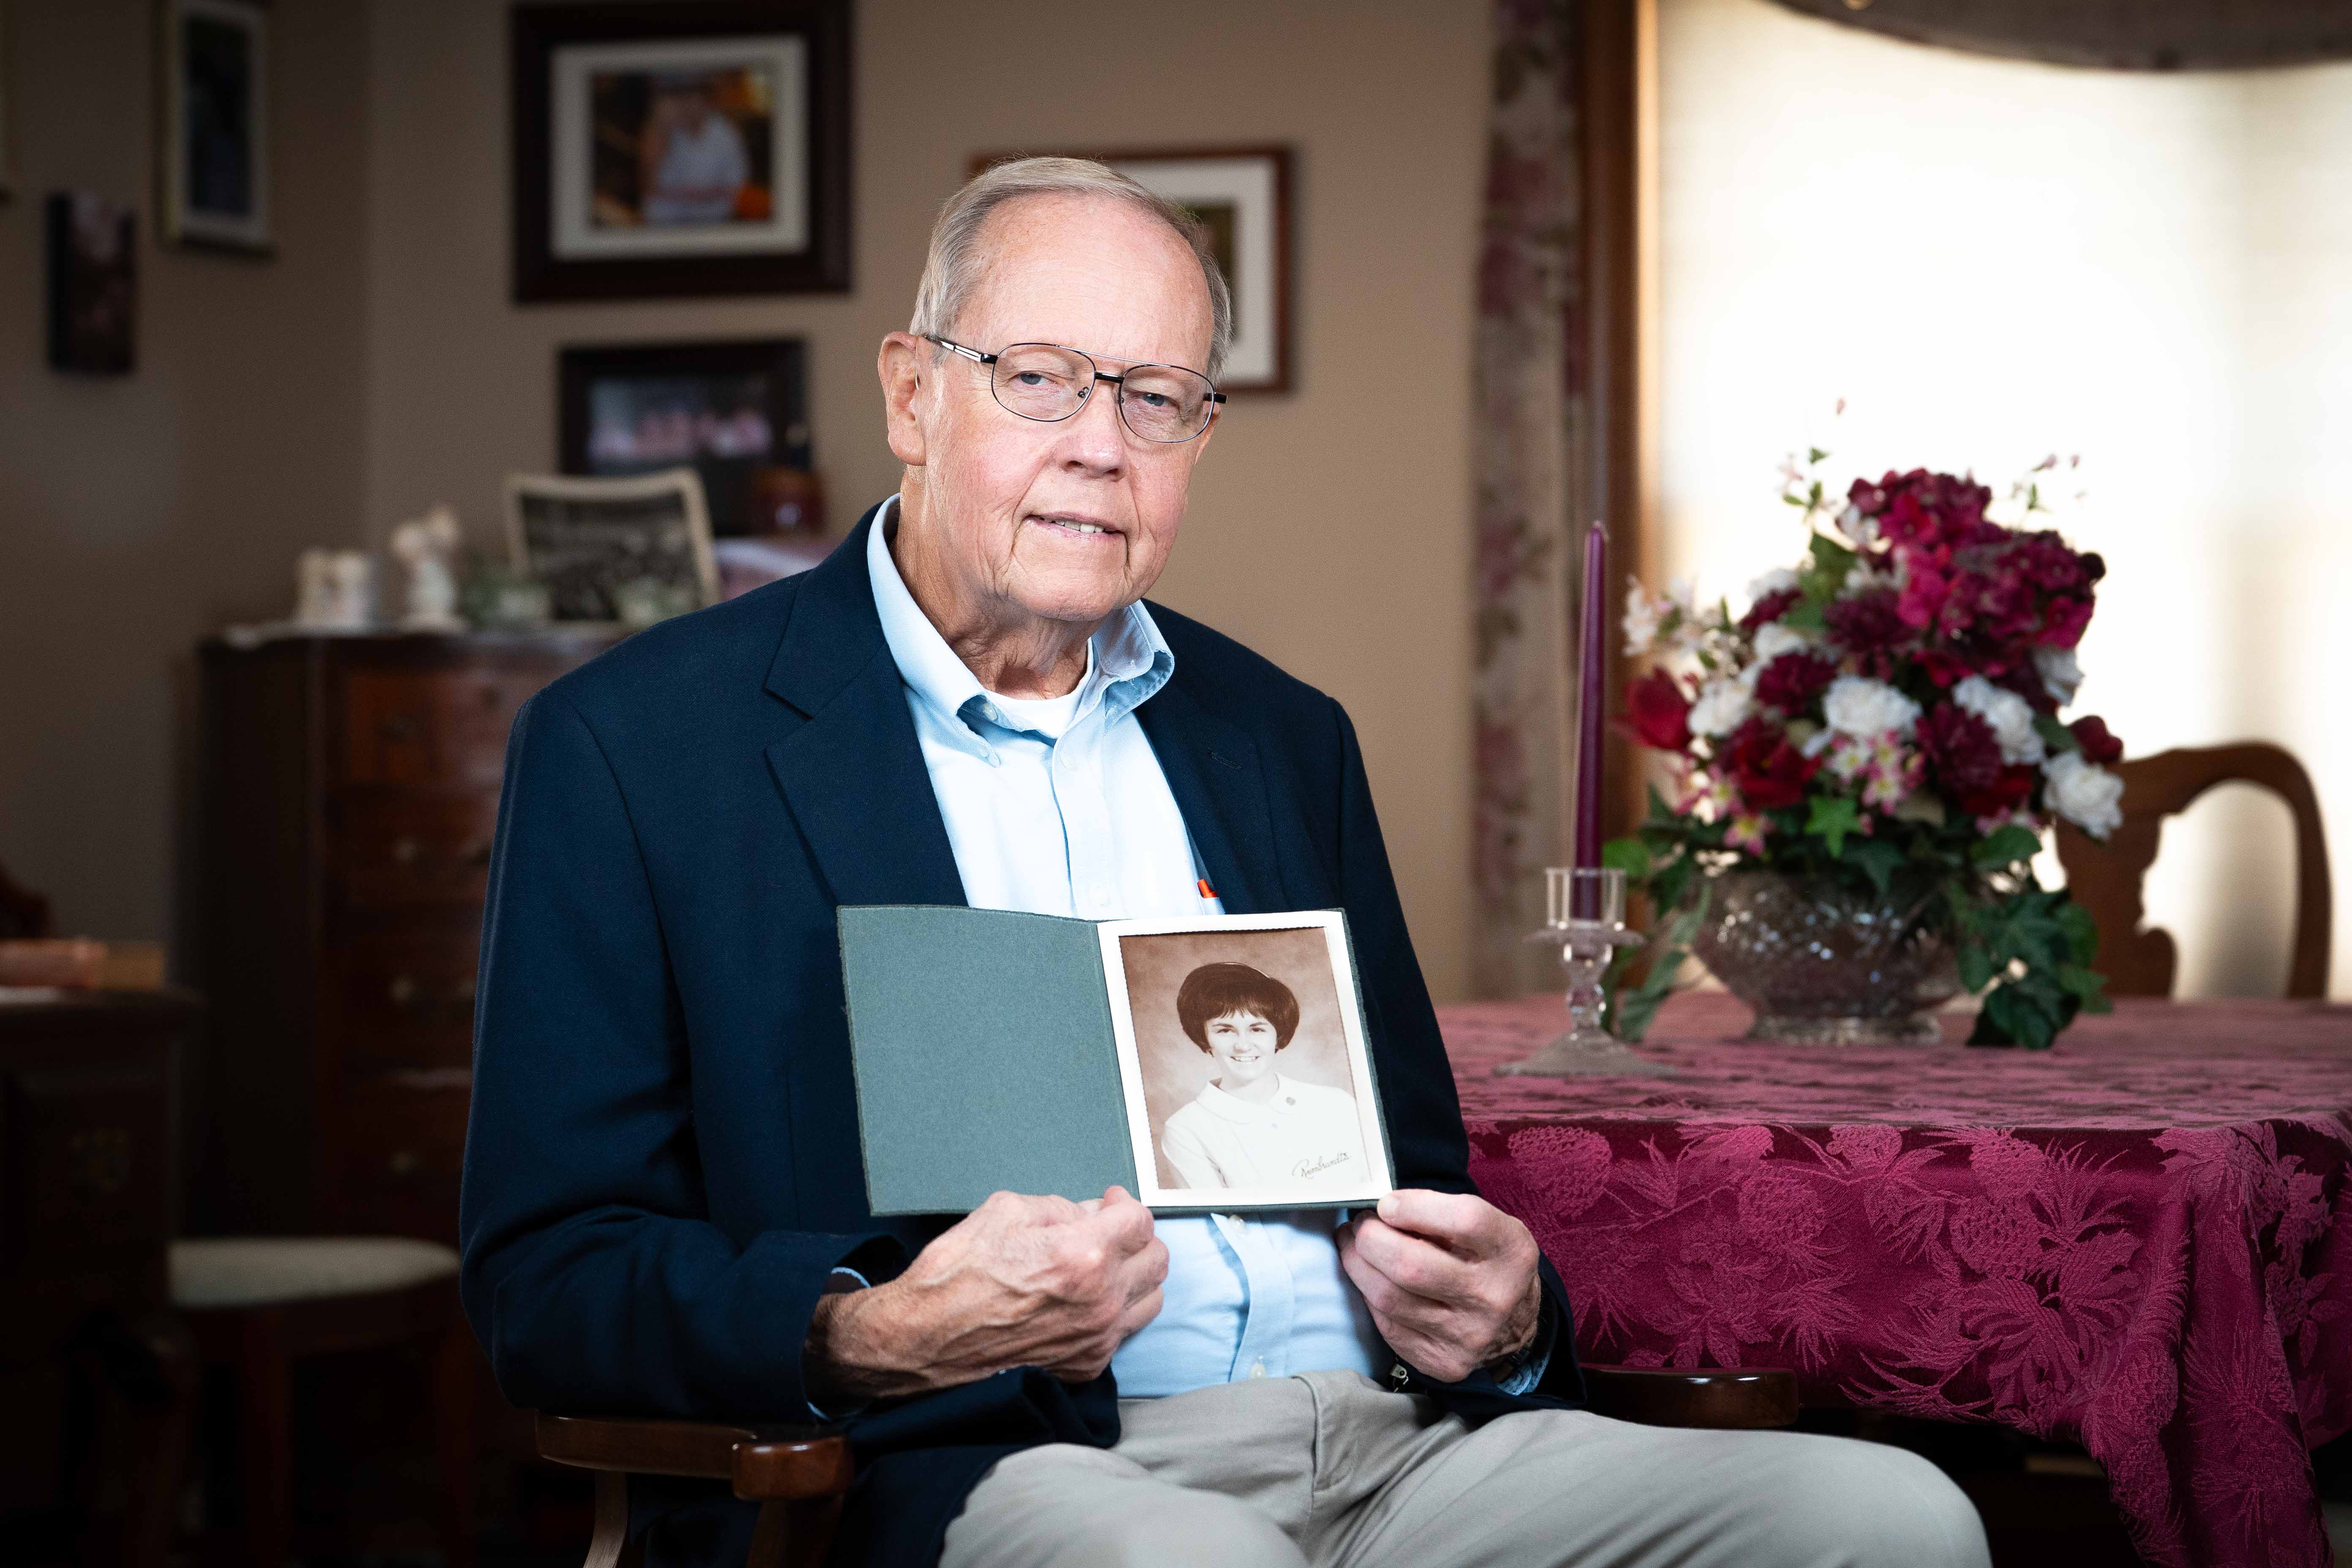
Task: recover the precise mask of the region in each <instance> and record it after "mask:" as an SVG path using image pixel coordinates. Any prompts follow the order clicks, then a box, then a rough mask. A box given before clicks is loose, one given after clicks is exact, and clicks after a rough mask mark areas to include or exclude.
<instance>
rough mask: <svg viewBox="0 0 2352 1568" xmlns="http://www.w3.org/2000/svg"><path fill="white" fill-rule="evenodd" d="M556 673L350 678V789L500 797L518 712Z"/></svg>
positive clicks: (446, 672)
mask: <svg viewBox="0 0 2352 1568" xmlns="http://www.w3.org/2000/svg"><path fill="white" fill-rule="evenodd" d="M556 673H557V670H556V669H555V668H530V667H523V668H482V667H478V666H477V667H474V668H466V667H462V666H426V667H423V668H356V669H347V670H345V671H344V672H343V676H342V687H341V699H342V702H341V720H342V745H341V758H342V780H343V782H344V783H346V784H404V785H426V786H448V785H464V784H473V785H483V786H487V787H489V788H492V789H495V788H496V787H497V786H498V784H499V777H500V775H501V773H503V772H504V769H505V765H506V748H507V731H508V730H509V728H510V727H512V725H513V723H514V716H515V710H517V709H518V708H520V707H521V706H522V705H523V703H524V702H526V701H527V700H530V696H531V694H532V693H533V692H535V691H537V690H538V689H540V688H541V687H542V686H544V685H546V684H547V683H548V681H549V680H551V679H553V678H554V676H555V675H556Z"/></svg>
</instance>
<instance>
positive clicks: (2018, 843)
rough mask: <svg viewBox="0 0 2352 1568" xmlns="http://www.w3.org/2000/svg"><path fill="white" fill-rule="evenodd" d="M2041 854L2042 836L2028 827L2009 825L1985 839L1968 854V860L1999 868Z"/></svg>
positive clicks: (1980, 864)
mask: <svg viewBox="0 0 2352 1568" xmlns="http://www.w3.org/2000/svg"><path fill="white" fill-rule="evenodd" d="M2041 852H2042V836H2041V835H2040V834H2038V833H2036V832H2034V831H2033V830H2032V828H2030V827H2020V826H2017V824H2015V823H2013V822H2012V823H2011V824H2010V825H2009V826H2007V827H2004V828H2002V829H2001V830H2000V832H1998V833H1995V834H1993V835H1991V836H1990V837H1987V838H1986V839H1985V840H1984V841H1983V842H1981V843H1979V845H1978V846H1977V847H1975V848H1974V849H1972V850H1970V851H1969V858H1970V859H1972V860H1974V861H1975V862H1976V863H1977V864H1978V865H1979V866H1987V867H1991V868H1996V869H1997V868H2000V867H2002V866H2014V865H2016V864H2017V863H2018V862H2019V861H2020V860H2031V859H2032V858H2034V857H2035V856H2036V855H2039V854H2040V853H2041Z"/></svg>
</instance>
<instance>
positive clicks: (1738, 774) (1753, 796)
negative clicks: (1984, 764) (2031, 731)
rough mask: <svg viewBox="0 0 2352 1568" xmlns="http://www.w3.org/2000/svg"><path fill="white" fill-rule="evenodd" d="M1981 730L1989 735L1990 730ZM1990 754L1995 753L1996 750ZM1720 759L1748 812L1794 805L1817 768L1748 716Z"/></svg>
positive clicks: (1770, 726)
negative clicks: (1733, 780)
mask: <svg viewBox="0 0 2352 1568" xmlns="http://www.w3.org/2000/svg"><path fill="white" fill-rule="evenodd" d="M1774 662H1775V663H1778V662H1779V660H1777V659H1776V660H1775V661H1774ZM1970 717H1971V718H1973V717H1974V715H1973V714H1971V715H1970ZM1985 732H1986V734H1987V735H1988V736H1989V735H1990V734H1991V731H1990V730H1988V731H1985ZM1994 754H1995V755H1996V756H1998V755H1999V752H1998V750H1997V749H1996V751H1995V753H1994ZM1721 761H1722V765H1723V767H1724V768H1725V769H1726V770H1727V772H1728V773H1730V774H1731V776H1732V777H1733V778H1734V779H1735V780H1737V781H1738V784H1739V794H1740V797H1741V798H1742V799H1743V800H1745V801H1746V802H1747V803H1748V808H1749V809H1750V810H1752V811H1769V810H1771V809H1773V808H1774V807H1775V806H1782V805H1796V804H1797V803H1798V802H1799V801H1801V800H1802V799H1804V798H1805V786H1806V785H1807V784H1811V782H1812V777H1813V774H1814V773H1815V772H1817V771H1818V770H1819V769H1820V767H1821V763H1819V762H1817V761H1815V760H1814V759H1812V758H1811V757H1808V756H1806V755H1805V754H1804V753H1803V752H1800V751H1799V750H1797V748H1796V747H1794V746H1792V745H1790V744H1789V733H1788V731H1785V730H1783V729H1781V728H1780V726H1779V725H1778V724H1774V723H1770V722H1769V721H1766V720H1763V719H1761V718H1757V719H1750V720H1748V722H1746V723H1745V724H1742V725H1741V726H1739V728H1738V729H1737V730H1735V731H1732V732H1731V739H1730V740H1729V742H1727V743H1726V745H1725V747H1724V752H1723V756H1722V759H1721Z"/></svg>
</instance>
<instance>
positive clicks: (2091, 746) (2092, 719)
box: [2067, 713, 2124, 766]
mask: <svg viewBox="0 0 2352 1568" xmlns="http://www.w3.org/2000/svg"><path fill="white" fill-rule="evenodd" d="M2067 728H2068V729H2070V730H2072V731H2074V743H2075V744H2076V745H2078V746H2080V747H2082V748H2083V760H2084V762H2090V763H2100V764H2101V765H2102V766H2104V765H2105V764H2106V763H2112V762H2115V761H2117V760H2118V759H2120V758H2121V757H2122V756H2123V754H2124V743H2123V742H2121V741H2118V740H2116V738H2115V736H2113V735H2111V734H2109V733H2108V732H2107V721H2105V719H2102V718H2100V717H2099V716H2098V715H2097V714H2095V713H2093V714H2089V715H2087V716H2085V717H2084V718H2081V719H2077V720H2075V721H2074V722H2073V723H2072V724H2070V725H2068V726H2067Z"/></svg>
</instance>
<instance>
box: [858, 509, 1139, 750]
mask: <svg viewBox="0 0 2352 1568" xmlns="http://www.w3.org/2000/svg"><path fill="white" fill-rule="evenodd" d="M897 527H898V497H897V496H892V497H891V498H890V499H889V500H886V501H884V502H883V503H882V510H880V511H878V512H877V513H875V515H874V525H873V530H872V534H871V537H869V538H868V539H867V540H866V575H867V576H868V577H869V578H870V579H872V582H873V584H874V607H875V609H876V610H877V612H879V614H880V616H881V617H882V639H883V641H885V642H886V643H887V644H888V645H889V647H890V657H891V658H892V659H894V660H896V661H897V663H898V674H899V675H900V677H901V678H903V679H905V681H906V682H907V685H908V688H909V689H912V690H913V691H914V693H915V695H916V697H917V698H919V700H922V701H923V702H924V703H926V704H928V705H929V706H930V707H931V708H934V709H936V710H938V712H939V715H940V717H941V718H946V719H952V720H956V721H960V722H958V723H956V724H954V725H952V726H951V729H952V730H954V731H963V732H966V733H970V734H971V735H972V736H973V738H974V739H975V740H978V739H979V735H978V732H977V727H978V725H979V724H982V723H989V722H994V721H995V719H996V714H997V710H996V708H995V705H994V704H993V703H992V701H991V700H990V699H989V695H988V692H987V689H985V688H983V687H982V685H981V684H980V678H979V677H977V676H975V675H973V674H972V672H971V666H969V665H967V664H965V663H964V661H963V660H962V659H961V658H957V657H956V652H955V649H953V648H951V647H949V646H948V642H947V639H946V638H945V637H941V636H940V630H939V628H938V627H937V626H933V625H931V621H930V617H929V616H926V615H924V614H923V607H922V606H921V605H918V604H917V603H915V595H913V594H911V593H909V592H908V588H907V583H906V579H905V578H903V577H901V576H899V575H898V563H897V562H896V561H894V560H892V559H891V557H890V533H891V531H893V530H894V529H896V528H897ZM1175 670H1176V656H1175V654H1174V653H1173V652H1171V650H1170V649H1169V647H1168V642H1167V639H1166V638H1164V637H1161V636H1160V628H1159V626H1156V625H1155V624H1153V622H1152V619H1151V612H1150V610H1147V609H1146V608H1144V606H1143V604H1142V602H1141V601H1140V600H1139V601H1137V602H1136V603H1135V604H1132V605H1128V606H1127V607H1126V608H1124V609H1122V610H1120V611H1118V613H1117V614H1115V615H1113V616H1111V617H1110V618H1109V619H1108V620H1106V621H1104V622H1103V624H1102V625H1101V626H1097V628H1096V629H1095V635H1094V637H1093V638H1092V640H1091V641H1090V642H1089V643H1088V644H1087V674H1086V677H1085V679H1084V680H1083V681H1082V682H1081V683H1080V696H1079V699H1078V719H1079V721H1080V722H1083V721H1084V720H1085V717H1086V714H1087V710H1088V709H1089V708H1090V707H1093V706H1095V705H1096V703H1097V699H1099V702H1100V706H1101V708H1102V710H1103V721H1104V722H1105V723H1107V724H1108V723H1115V722H1117V721H1118V720H1120V719H1122V718H1124V717H1126V716H1127V715H1128V714H1129V713H1132V712H1133V711H1135V710H1136V709H1138V708H1140V707H1141V706H1142V705H1143V704H1144V703H1145V702H1146V701H1148V700H1150V698H1151V696H1152V695H1153V693H1155V692H1157V691H1158V690H1159V689H1160V688H1161V687H1163V686H1165V685H1167V684H1168V678H1169V677H1170V676H1171V675H1172V674H1174V673H1175ZM1072 728H1076V725H1075V724H1074V725H1073V726H1072ZM985 745H986V743H985V742H982V749H985Z"/></svg>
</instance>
